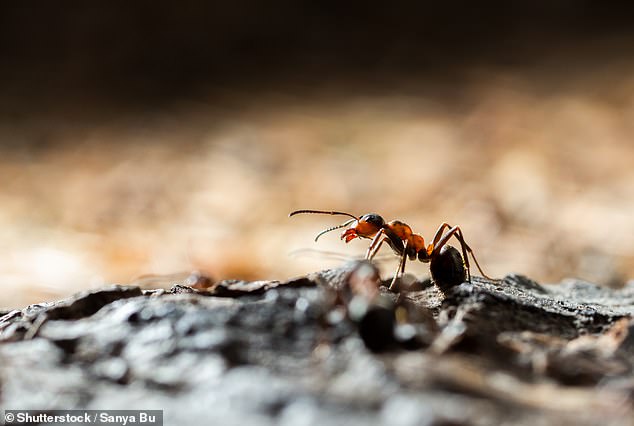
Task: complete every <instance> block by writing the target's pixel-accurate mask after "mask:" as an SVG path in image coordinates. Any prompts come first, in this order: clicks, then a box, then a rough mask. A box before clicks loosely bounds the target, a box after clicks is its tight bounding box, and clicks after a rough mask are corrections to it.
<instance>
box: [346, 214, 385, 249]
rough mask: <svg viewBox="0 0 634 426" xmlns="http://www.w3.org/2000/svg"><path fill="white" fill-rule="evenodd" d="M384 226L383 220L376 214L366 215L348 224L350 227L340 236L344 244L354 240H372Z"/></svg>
mask: <svg viewBox="0 0 634 426" xmlns="http://www.w3.org/2000/svg"><path fill="white" fill-rule="evenodd" d="M384 226H385V220H383V218H382V217H381V216H379V215H378V214H376V213H367V214H364V215H363V216H361V217H360V218H359V219H357V220H355V221H354V222H352V223H350V227H349V228H348V229H346V230H345V231H344V232H343V233H342V234H341V239H342V240H345V242H346V243H349V242H350V241H352V240H354V239H355V238H357V237H359V238H372V237H374V236H375V235H376V233H377V232H379V231H380V230H381V228H383V227H384Z"/></svg>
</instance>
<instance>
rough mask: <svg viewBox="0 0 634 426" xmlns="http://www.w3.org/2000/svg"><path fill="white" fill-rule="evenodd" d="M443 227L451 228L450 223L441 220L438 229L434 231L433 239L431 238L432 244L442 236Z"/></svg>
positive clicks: (436, 242)
mask: <svg viewBox="0 0 634 426" xmlns="http://www.w3.org/2000/svg"><path fill="white" fill-rule="evenodd" d="M445 228H451V225H449V224H448V223H447V222H443V223H442V224H441V225H440V226H439V227H438V230H437V231H436V233H435V234H434V239H433V240H432V241H433V242H432V245H434V246H435V245H436V244H438V240H440V237H442V233H443V232H444V230H445Z"/></svg>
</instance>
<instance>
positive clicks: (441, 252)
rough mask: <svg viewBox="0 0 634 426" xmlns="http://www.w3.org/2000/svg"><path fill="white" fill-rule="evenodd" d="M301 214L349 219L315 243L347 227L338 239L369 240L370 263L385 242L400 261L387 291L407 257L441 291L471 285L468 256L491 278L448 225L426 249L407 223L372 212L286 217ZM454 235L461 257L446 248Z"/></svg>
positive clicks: (438, 232)
mask: <svg viewBox="0 0 634 426" xmlns="http://www.w3.org/2000/svg"><path fill="white" fill-rule="evenodd" d="M303 213H315V214H329V215H342V216H349V217H351V218H352V219H350V220H348V221H346V222H344V223H342V224H341V225H337V226H333V227H330V228H327V229H324V230H323V231H321V232H320V233H319V234H317V236H316V237H315V241H317V240H318V239H319V237H321V236H322V235H324V234H325V233H327V232H330V231H334V230H335V229H340V228H346V227H347V229H346V230H345V231H344V232H343V233H342V234H341V239H342V240H344V241H345V242H346V243H349V242H350V241H352V240H353V239H355V238H357V237H358V238H366V239H371V240H372V242H371V243H370V246H369V247H368V250H367V251H366V254H365V258H366V259H369V260H372V259H373V258H374V256H375V255H376V253H377V252H378V251H379V249H380V248H381V245H382V244H383V243H387V244H388V245H389V246H390V247H391V248H392V250H393V251H394V252H395V253H396V254H397V255H398V256H400V258H401V261H400V263H399V265H398V269H397V270H396V273H395V274H394V278H393V279H392V282H391V284H390V290H391V289H393V288H394V284H395V283H396V280H397V278H398V277H399V276H400V275H401V274H403V273H404V272H405V261H406V260H407V258H409V259H410V260H416V259H417V258H418V260H420V261H421V262H424V263H429V269H430V272H431V277H432V280H433V281H434V283H435V284H436V285H438V287H440V289H441V290H447V289H449V288H451V287H454V286H456V285H459V284H461V283H463V282H464V281H465V279H466V281H469V282H471V270H470V266H469V257H468V254H470V255H471V257H472V258H473V260H474V262H475V264H476V266H477V267H478V270H479V271H480V273H481V274H482V275H483V276H484V277H485V278H488V279H491V278H489V277H488V276H487V275H486V274H485V273H484V272H483V271H482V268H481V267H480V265H479V264H478V260H477V259H476V258H475V255H474V254H473V250H471V247H469V246H468V245H467V243H466V242H465V240H464V236H463V235H462V230H461V229H460V227H459V226H451V225H449V224H448V223H447V222H443V223H442V224H441V225H440V227H439V228H438V230H437V231H436V234H435V235H434V238H433V240H432V243H431V244H429V245H428V246H425V240H424V238H423V237H422V236H421V235H419V234H415V233H413V232H412V228H410V227H409V225H407V224H406V223H403V222H401V221H400V220H393V221H391V222H388V223H385V220H383V218H382V217H381V216H379V215H378V214H375V213H367V214H364V215H363V216H360V217H356V216H354V215H352V214H350V213H346V212H338V211H322V210H296V211H294V212H292V213H290V214H289V217H290V216H294V215H296V214H303ZM447 228H449V231H447V232H446V233H445V230H446V229H447ZM454 236H455V237H456V239H458V241H459V242H460V246H461V248H462V256H461V255H460V252H458V250H456V249H455V248H454V247H452V246H450V245H447V242H448V241H449V240H450V239H451V237H454Z"/></svg>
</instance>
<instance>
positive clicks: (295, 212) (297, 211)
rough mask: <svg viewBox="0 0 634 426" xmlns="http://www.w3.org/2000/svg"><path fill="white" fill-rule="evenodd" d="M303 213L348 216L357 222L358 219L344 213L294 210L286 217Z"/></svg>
mask: <svg viewBox="0 0 634 426" xmlns="http://www.w3.org/2000/svg"><path fill="white" fill-rule="evenodd" d="M303 213H316V214H330V215H343V216H349V217H351V218H353V219H354V220H359V218H358V217H356V216H353V215H351V214H350V213H346V212H328V211H324V210H295V211H294V212H291V213H290V214H289V215H288V217H291V216H295V215H296V214H303Z"/></svg>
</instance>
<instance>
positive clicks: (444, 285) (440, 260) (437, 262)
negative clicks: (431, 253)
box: [429, 245, 467, 292]
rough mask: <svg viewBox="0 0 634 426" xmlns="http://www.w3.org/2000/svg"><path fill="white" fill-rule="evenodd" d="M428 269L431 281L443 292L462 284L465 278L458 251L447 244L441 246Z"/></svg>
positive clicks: (462, 261) (462, 263)
mask: <svg viewBox="0 0 634 426" xmlns="http://www.w3.org/2000/svg"><path fill="white" fill-rule="evenodd" d="M429 270H430V271H431V278H432V281H433V282H434V284H436V285H437V286H438V287H439V288H440V290H442V291H443V292H444V291H447V290H449V289H450V288H452V287H455V286H457V285H460V284H462V283H463V282H465V281H466V279H467V274H466V271H465V266H464V260H463V259H462V256H461V255H460V252H459V251H458V250H456V249H455V248H454V247H451V246H448V245H445V246H444V247H443V248H441V249H440V253H439V254H438V255H437V256H435V257H434V258H433V259H432V261H431V263H430V265H429Z"/></svg>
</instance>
